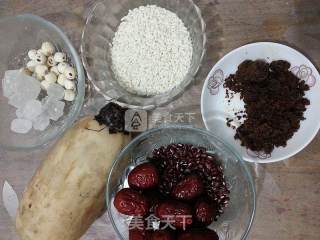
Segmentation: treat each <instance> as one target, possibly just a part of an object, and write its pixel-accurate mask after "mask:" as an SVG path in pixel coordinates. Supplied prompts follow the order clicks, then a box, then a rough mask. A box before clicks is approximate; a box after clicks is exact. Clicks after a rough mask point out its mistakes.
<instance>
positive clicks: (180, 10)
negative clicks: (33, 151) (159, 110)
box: [81, 0, 207, 109]
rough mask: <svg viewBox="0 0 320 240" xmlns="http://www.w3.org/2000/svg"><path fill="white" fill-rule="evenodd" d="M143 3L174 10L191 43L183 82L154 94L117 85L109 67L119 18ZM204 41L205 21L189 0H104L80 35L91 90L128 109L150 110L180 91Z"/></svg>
mask: <svg viewBox="0 0 320 240" xmlns="http://www.w3.org/2000/svg"><path fill="white" fill-rule="evenodd" d="M144 5H157V6H159V7H163V8H166V9H168V10H170V11H172V12H174V13H176V14H177V15H178V16H179V17H180V19H181V20H182V21H183V22H184V24H185V25H186V27H187V28H188V30H189V32H190V35H191V39H192V42H193V58H192V63H191V66H190V69H189V72H188V74H187V75H186V76H185V78H184V80H183V81H182V83H181V84H180V85H178V86H176V87H175V88H173V89H172V90H170V91H168V92H166V93H163V94H160V95H154V96H140V95H137V94H132V93H130V92H128V91H127V90H126V89H125V88H123V87H122V86H120V84H119V83H118V81H117V80H116V78H115V76H114V73H113V71H112V69H111V65H112V60H111V56H110V55H111V54H110V47H111V45H112V40H113V37H114V35H115V32H116V31H117V28H118V26H119V25H120V23H121V19H122V18H123V17H124V16H126V15H127V14H128V12H129V10H130V9H134V8H137V7H140V6H144ZM206 41H207V38H206V33H205V22H204V20H203V18H202V15H201V11H200V9H199V8H198V7H197V6H196V5H195V4H194V2H193V1H192V0H184V1H179V0H134V1H132V0H103V1H101V2H98V3H97V4H96V5H95V6H94V7H93V9H92V11H91V13H90V14H89V17H88V19H87V23H86V26H85V28H84V30H83V34H82V42H81V56H82V61H83V64H84V67H85V69H86V71H87V75H88V78H89V80H90V81H91V83H92V85H93V86H94V89H95V90H96V91H97V92H98V93H100V94H102V95H103V96H104V97H105V98H106V99H107V100H113V101H116V102H117V103H119V104H120V105H124V106H126V107H129V108H141V109H153V108H155V107H157V106H160V105H163V104H166V103H169V102H170V101H172V100H173V99H174V98H175V97H177V96H179V95H180V94H182V93H183V91H184V89H185V88H186V87H187V86H188V85H189V84H190V83H191V82H192V80H194V78H195V76H196V74H197V72H198V70H199V68H200V65H201V62H202V60H203V57H204V55H205V46H206ZM133 47H134V46H133ZM172 67H175V66H172Z"/></svg>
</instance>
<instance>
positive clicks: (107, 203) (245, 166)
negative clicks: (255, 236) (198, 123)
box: [106, 124, 257, 240]
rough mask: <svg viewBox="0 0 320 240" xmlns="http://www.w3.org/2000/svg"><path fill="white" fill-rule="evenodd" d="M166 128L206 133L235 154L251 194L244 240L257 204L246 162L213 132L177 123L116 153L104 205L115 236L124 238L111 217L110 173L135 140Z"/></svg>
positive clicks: (150, 131) (147, 132)
mask: <svg viewBox="0 0 320 240" xmlns="http://www.w3.org/2000/svg"><path fill="white" fill-rule="evenodd" d="M167 129H171V130H174V129H179V130H191V131H195V132H198V133H201V134H204V135H207V136H209V137H211V138H213V139H214V140H215V141H217V142H219V143H220V144H222V145H223V146H224V147H225V148H226V150H227V151H229V152H230V153H231V154H233V155H234V156H235V158H236V159H237V160H238V161H239V162H240V165H241V167H242V168H243V169H244V172H245V173H246V174H245V176H246V179H247V181H248V183H249V192H250V193H251V195H252V198H251V200H250V201H251V203H250V204H251V205H252V211H251V213H250V219H249V220H248V223H247V226H246V230H245V231H244V233H243V234H242V236H241V239H240V240H245V239H246V238H247V237H248V235H249V232H250V230H251V227H252V224H253V222H254V218H255V214H256V207H257V206H256V205H257V199H256V197H257V196H256V190H255V185H254V181H253V177H252V175H251V173H250V171H249V168H248V166H247V162H245V161H244V160H243V159H242V157H241V155H240V154H239V153H237V151H236V150H234V149H233V147H232V146H231V145H230V144H229V143H226V142H225V141H223V140H222V139H220V138H219V137H217V136H216V135H215V134H213V133H212V132H209V131H208V130H206V129H200V128H195V127H193V126H189V125H178V124H168V125H164V126H160V127H157V128H153V129H150V130H148V131H146V132H144V133H142V134H140V135H139V136H137V137H136V138H134V139H133V140H132V141H131V142H130V143H129V144H128V145H126V146H125V147H124V148H123V149H122V150H121V151H120V153H119V154H118V155H117V157H116V159H115V160H114V162H113V164H112V167H111V169H110V172H109V175H108V177H107V184H106V206H107V211H108V216H109V219H110V222H111V224H112V226H113V229H114V230H115V232H116V233H117V236H118V237H120V239H121V240H125V239H123V238H122V235H121V234H120V232H119V229H118V228H117V226H116V223H115V221H114V219H113V217H112V213H111V206H110V204H109V202H110V201H111V199H110V195H111V190H110V187H109V182H110V179H111V175H112V173H113V172H114V170H115V168H116V165H117V164H118V162H119V161H121V159H123V157H124V155H125V153H126V152H127V151H128V149H130V148H131V147H132V146H133V145H135V144H136V143H137V142H139V141H140V140H141V139H143V138H145V137H146V136H148V135H150V134H152V133H156V132H159V131H162V130H167Z"/></svg>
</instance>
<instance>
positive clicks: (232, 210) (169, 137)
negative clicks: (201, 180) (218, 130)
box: [106, 126, 256, 240]
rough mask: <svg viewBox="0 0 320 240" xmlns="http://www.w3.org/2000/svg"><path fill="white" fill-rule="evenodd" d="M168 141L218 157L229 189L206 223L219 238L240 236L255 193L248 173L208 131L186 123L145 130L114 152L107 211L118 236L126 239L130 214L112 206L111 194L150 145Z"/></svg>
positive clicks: (243, 235) (245, 230) (124, 183)
mask: <svg viewBox="0 0 320 240" xmlns="http://www.w3.org/2000/svg"><path fill="white" fill-rule="evenodd" d="M171 143H185V144H192V145H195V146H201V147H205V148H206V149H207V151H208V153H210V154H214V155H216V156H217V157H218V159H219V161H220V163H221V165H222V166H223V168H224V175H225V178H226V182H227V185H228V187H229V189H230V192H231V193H230V202H229V206H228V207H227V208H226V209H225V213H224V214H223V215H222V216H221V217H220V218H219V219H218V221H217V222H213V223H212V225H211V226H210V228H211V229H214V230H215V231H216V232H217V233H218V235H219V237H220V239H221V240H222V239H223V240H233V239H241V240H244V239H246V237H247V236H248V233H249V231H250V228H251V225H252V223H253V219H254V215H255V210H256V194H255V188H254V183H253V180H252V176H251V174H250V172H249V170H248V168H247V166H246V163H245V162H244V161H243V160H242V159H241V157H240V156H239V155H238V154H237V153H236V152H235V151H234V150H233V149H232V148H231V147H230V146H229V145H227V144H226V143H224V142H223V141H222V140H219V139H218V138H217V137H216V136H215V135H213V134H212V133H210V132H208V131H206V130H202V129H197V128H193V127H188V126H164V127H161V128H157V129H153V130H149V131H147V132H145V133H143V134H141V135H140V136H138V137H137V138H135V139H134V140H133V141H132V142H131V143H129V145H127V146H126V147H125V148H124V149H123V150H122V151H121V153H120V154H119V155H118V157H117V159H116V161H115V163H114V165H113V167H112V169H111V172H110V174H109V178H108V183H107V196H106V201H107V206H108V214H109V217H110V219H111V222H112V224H113V227H114V229H115V231H116V232H117V234H118V236H119V238H120V239H121V240H127V239H128V231H129V230H128V225H127V224H128V222H130V217H128V216H125V215H122V214H120V213H119V212H118V211H117V210H116V209H115V207H114V205H113V201H114V197H115V194H116V193H117V192H118V191H119V190H120V189H122V188H124V187H126V186H127V176H128V174H129V172H130V171H131V170H132V169H133V168H134V167H135V166H137V165H139V164H141V163H142V162H145V161H146V158H147V156H150V155H151V154H152V151H153V149H155V148H159V147H161V146H164V145H168V144H171Z"/></svg>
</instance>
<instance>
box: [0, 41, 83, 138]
mask: <svg viewBox="0 0 320 240" xmlns="http://www.w3.org/2000/svg"><path fill="white" fill-rule="evenodd" d="M27 55H28V57H27V58H28V61H27V63H26V64H25V66H24V67H23V68H21V69H19V70H8V71H6V72H5V75H4V79H3V95H4V96H5V97H7V98H8V103H9V105H11V106H13V107H15V108H16V118H15V119H13V120H12V122H11V126H10V129H11V131H12V132H15V133H18V134H26V133H28V132H29V131H31V130H32V129H34V130H37V131H44V130H46V129H47V128H48V127H49V125H50V123H51V122H52V121H58V120H59V119H60V118H61V117H62V116H63V115H64V113H65V112H64V111H65V106H66V103H70V102H73V101H74V100H75V98H76V94H77V72H76V69H75V68H74V67H73V66H72V63H71V62H70V60H68V57H67V54H66V53H64V52H63V51H60V50H58V48H56V47H55V46H54V44H53V43H51V42H49V41H46V42H43V43H42V44H41V46H40V48H39V49H30V50H29V51H28V54H27Z"/></svg>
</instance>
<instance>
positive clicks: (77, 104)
mask: <svg viewBox="0 0 320 240" xmlns="http://www.w3.org/2000/svg"><path fill="white" fill-rule="evenodd" d="M14 19H22V20H24V21H25V20H26V21H29V20H31V21H35V22H37V23H38V24H39V25H42V26H45V27H47V28H48V29H49V31H53V32H56V33H57V34H58V36H59V37H60V38H61V39H62V41H63V42H65V44H66V45H67V46H68V48H69V49H70V52H71V55H72V56H73V58H74V59H75V62H74V64H75V66H76V69H77V75H78V86H77V87H78V88H77V95H76V99H75V100H74V102H73V105H74V111H70V112H69V113H68V117H67V118H66V119H65V120H64V123H63V124H62V126H61V127H59V128H58V130H57V131H56V132H55V133H54V134H50V135H49V136H48V137H45V138H44V140H42V141H41V142H40V143H38V144H33V145H16V146H14V145H6V144H3V143H0V148H3V149H5V150H9V151H23V150H34V149H38V148H41V147H43V146H46V145H47V144H49V143H50V142H51V141H53V140H54V139H57V138H58V137H60V136H61V135H62V134H63V133H64V132H65V131H66V130H67V129H68V128H70V127H71V126H72V124H73V123H74V121H75V120H76V118H77V117H78V116H79V114H80V111H81V109H82V105H83V102H84V96H85V75H84V70H83V67H82V62H81V60H80V57H79V55H78V53H77V51H76V50H75V48H74V46H73V45H72V43H71V41H70V40H69V38H68V37H67V35H66V34H65V33H64V32H63V31H62V30H61V29H60V28H59V27H58V26H57V25H55V24H53V23H52V22H49V21H48V20H46V19H44V18H42V17H39V16H37V15H34V14H29V13H27V14H20V15H16V16H9V17H5V18H2V19H1V20H0V23H2V22H5V21H9V20H14ZM79 79H80V80H79Z"/></svg>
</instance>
